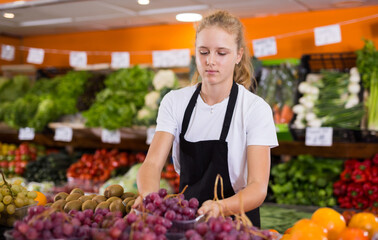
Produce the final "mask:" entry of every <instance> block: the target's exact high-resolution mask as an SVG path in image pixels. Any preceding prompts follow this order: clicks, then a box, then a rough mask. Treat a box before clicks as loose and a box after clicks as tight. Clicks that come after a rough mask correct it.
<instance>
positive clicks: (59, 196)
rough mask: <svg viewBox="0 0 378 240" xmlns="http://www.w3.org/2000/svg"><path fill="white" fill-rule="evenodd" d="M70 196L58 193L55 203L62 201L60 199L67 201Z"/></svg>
mask: <svg viewBox="0 0 378 240" xmlns="http://www.w3.org/2000/svg"><path fill="white" fill-rule="evenodd" d="M67 196H68V193H66V192H60V193H57V194H56V195H55V196H54V202H56V201H58V200H60V199H63V200H66V198H67Z"/></svg>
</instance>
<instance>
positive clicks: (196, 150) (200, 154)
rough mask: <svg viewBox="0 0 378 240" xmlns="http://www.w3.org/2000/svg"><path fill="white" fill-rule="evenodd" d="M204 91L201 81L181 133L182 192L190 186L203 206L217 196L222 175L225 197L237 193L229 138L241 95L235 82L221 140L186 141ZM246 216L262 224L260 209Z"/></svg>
mask: <svg viewBox="0 0 378 240" xmlns="http://www.w3.org/2000/svg"><path fill="white" fill-rule="evenodd" d="M200 91H201V83H199V84H198V87H197V89H196V91H195V92H194V94H193V96H192V98H191V99H190V101H189V104H188V106H187V107H186V110H185V114H184V119H183V121H182V130H181V133H180V191H182V189H183V188H184V187H185V186H186V185H188V188H187V189H186V190H185V192H184V195H185V198H187V199H190V198H192V197H195V198H197V199H198V201H199V202H200V205H201V204H202V203H203V202H204V201H206V200H209V199H211V200H212V199H213V198H214V185H215V179H216V177H217V175H218V174H220V175H221V176H222V178H223V192H224V197H225V198H228V197H231V196H233V195H235V192H234V190H233V188H232V185H231V181H230V175H229V172H228V163H227V162H228V161H227V159H228V157H227V156H228V147H227V142H226V138H227V134H228V130H229V128H230V124H231V119H232V115H233V112H234V108H235V103H236V99H237V96H238V86H237V85H236V83H235V82H234V83H233V85H232V88H231V93H230V96H229V100H228V105H227V110H226V114H225V118H224V122H223V127H222V132H221V135H220V139H219V140H207V141H199V142H188V141H186V140H185V133H186V131H187V129H188V125H189V121H190V117H191V115H192V112H193V109H194V106H195V105H196V102H197V98H198V95H199V93H200ZM220 189H221V188H220V184H218V197H219V199H221V196H222V195H221V191H220ZM246 215H247V216H248V217H249V219H250V220H251V221H252V223H253V225H254V226H256V227H260V213H259V208H256V209H254V210H252V211H249V212H246Z"/></svg>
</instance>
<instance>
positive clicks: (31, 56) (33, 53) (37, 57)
mask: <svg viewBox="0 0 378 240" xmlns="http://www.w3.org/2000/svg"><path fill="white" fill-rule="evenodd" d="M44 57H45V50H43V49H40V48H29V53H28V57H27V59H26V61H27V62H28V63H34V64H42V63H43V59H44Z"/></svg>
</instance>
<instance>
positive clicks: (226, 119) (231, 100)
mask: <svg viewBox="0 0 378 240" xmlns="http://www.w3.org/2000/svg"><path fill="white" fill-rule="evenodd" d="M238 91H239V88H238V85H236V83H235V81H234V82H233V84H232V88H231V93H230V98H229V99H228V104H227V110H226V115H225V117H224V122H223V128H222V133H221V136H220V140H222V141H226V138H227V135H228V130H229V129H230V125H231V119H232V115H233V113H234V109H235V103H236V98H237V97H238Z"/></svg>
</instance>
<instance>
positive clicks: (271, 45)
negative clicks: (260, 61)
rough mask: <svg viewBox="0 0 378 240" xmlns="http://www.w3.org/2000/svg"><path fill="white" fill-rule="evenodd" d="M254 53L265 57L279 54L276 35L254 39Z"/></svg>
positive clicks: (256, 55)
mask: <svg viewBox="0 0 378 240" xmlns="http://www.w3.org/2000/svg"><path fill="white" fill-rule="evenodd" d="M252 46H253V55H254V56H255V57H265V56H272V55H276V54H277V43H276V38H275V37H269V38H260V39H255V40H252Z"/></svg>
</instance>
